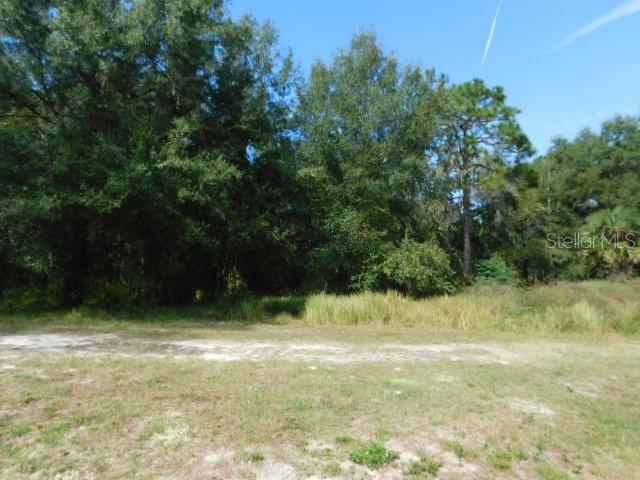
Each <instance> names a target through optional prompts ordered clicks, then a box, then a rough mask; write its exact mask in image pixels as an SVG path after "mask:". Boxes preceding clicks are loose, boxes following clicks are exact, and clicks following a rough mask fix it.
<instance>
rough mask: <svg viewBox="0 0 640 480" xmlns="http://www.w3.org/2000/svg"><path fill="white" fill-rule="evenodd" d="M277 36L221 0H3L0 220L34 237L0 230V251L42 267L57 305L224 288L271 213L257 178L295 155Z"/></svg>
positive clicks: (284, 61) (285, 62)
mask: <svg viewBox="0 0 640 480" xmlns="http://www.w3.org/2000/svg"><path fill="white" fill-rule="evenodd" d="M275 41H276V35H275V32H274V31H273V29H272V28H270V27H268V26H266V27H261V26H259V25H257V24H256V23H255V22H254V21H253V20H251V19H249V18H245V19H242V20H240V21H238V22H233V21H231V20H230V19H229V18H227V17H226V16H225V12H224V8H223V4H222V2H221V1H218V0H214V1H211V0H192V1H189V2H183V1H180V0H137V1H133V2H132V1H125V0H109V1H102V0H85V1H82V2H75V1H69V0H27V1H23V0H2V2H1V3H0V42H1V43H0V115H2V119H1V122H0V135H1V136H2V138H3V140H5V141H6V143H5V152H6V153H7V155H3V156H2V158H0V163H1V165H0V175H3V180H4V179H7V181H8V182H9V184H10V186H9V187H7V189H6V191H5V189H2V190H3V191H0V194H2V195H3V198H2V202H1V203H0V208H1V209H2V210H3V211H2V212H0V215H2V216H4V215H13V217H12V218H20V217H21V216H22V217H24V218H25V219H33V223H32V226H33V227H34V228H35V229H36V231H37V233H38V234H37V235H31V234H30V233H32V230H33V229H31V228H27V226H25V227H24V228H13V229H11V230H10V231H3V232H2V233H1V235H2V237H4V238H3V239H2V241H0V245H2V246H3V247H2V249H4V248H5V247H4V245H7V247H6V248H13V249H14V250H15V248H18V250H22V251H21V252H19V253H20V255H17V256H16V258H17V260H16V261H15V262H14V263H18V264H20V266H21V268H23V267H24V268H26V269H32V270H33V268H32V267H33V265H34V263H38V264H41V263H43V262H49V264H50V265H49V268H48V269H47V274H48V276H49V280H50V283H52V284H59V285H60V286H61V289H62V293H63V298H64V303H66V304H68V305H72V304H78V303H80V302H82V301H83V298H84V297H85V292H86V290H87V288H91V289H92V290H93V291H98V292H104V291H108V287H109V285H113V284H121V285H124V286H125V288H126V289H128V290H129V291H131V292H133V291H138V292H139V293H140V294H141V295H143V296H145V297H149V296H154V297H155V298H156V299H157V300H158V301H163V302H178V301H188V300H190V299H191V298H192V297H193V293H194V291H195V290H197V289H203V290H206V291H215V290H220V289H222V288H223V287H222V286H223V284H224V279H225V277H226V276H227V275H229V274H230V273H233V272H234V271H235V269H237V268H239V267H241V265H239V263H240V262H239V261H238V257H239V256H240V254H241V253H242V252H243V251H245V250H246V249H247V243H250V242H251V241H253V240H255V238H256V236H258V235H262V233H260V231H261V230H262V231H264V230H266V231H268V230H269V229H270V227H269V226H265V225H264V222H262V223H261V222H260V221H255V220H254V219H256V217H257V218H259V219H261V220H263V221H267V222H269V221H273V218H272V216H271V215H267V214H266V210H268V208H267V206H265V205H264V200H263V199H260V198H259V195H262V194H263V192H264V191H265V190H269V189H270V188H271V186H270V185H268V184H267V185H263V184H261V183H260V182H269V181H270V180H269V179H270V178H272V177H273V176H278V175H279V173H278V172H279V171H286V170H287V169H288V167H287V166H285V165H284V164H285V163H287V162H291V161H292V158H293V156H292V154H291V142H290V140H289V137H288V134H287V132H288V128H289V127H288V122H289V117H290V106H291V96H292V92H291V86H292V72H293V70H292V67H291V60H290V58H288V57H282V56H280V55H279V54H278V52H277V50H275V47H274V45H275ZM15 132H19V134H15ZM23 158H26V161H23ZM274 158H280V163H279V164H278V163H277V162H274V161H273V159H274ZM266 170H275V172H274V174H273V175H268V174H265V171H266ZM258 172H259V173H258ZM284 177H285V178H287V177H286V175H285V176H284ZM279 198H280V201H281V202H283V203H285V204H286V203H289V199H288V198H282V197H279ZM27 208H28V209H29V215H20V213H19V211H22V213H23V214H24V213H26V210H27ZM273 227H274V228H275V227H276V225H273ZM20 234H24V235H25V236H24V237H22V238H19V239H18V238H16V235H20ZM9 237H11V238H9ZM27 245H29V247H25V246H27ZM17 246H20V247H17ZM35 253H39V254H42V257H43V259H42V261H40V262H34V261H33V255H34V254H35ZM0 254H1V253H0ZM24 268H23V269H24Z"/></svg>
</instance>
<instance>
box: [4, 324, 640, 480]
mask: <svg viewBox="0 0 640 480" xmlns="http://www.w3.org/2000/svg"><path fill="white" fill-rule="evenodd" d="M57 330H60V331H62V330H64V329H62V328H61V327H60V326H59V327H58V328H57ZM96 330H99V328H94V329H93V330H92V331H90V330H87V331H86V332H84V335H77V334H73V335H71V334H69V333H68V332H66V333H58V334H53V335H52V334H41V333H35V334H34V333H30V334H19V335H4V336H2V337H0V404H1V409H0V441H1V447H0V471H2V472H3V473H2V476H3V478H11V479H15V478H69V479H71V478H194V479H195V478H198V479H199V478H220V479H223V478H308V477H314V476H315V477H314V478H332V477H337V478H428V477H430V476H433V475H437V476H438V477H439V478H542V479H561V478H621V479H622V478H624V479H627V478H631V477H633V476H635V475H637V474H638V473H640V452H639V451H638V449H637V445H638V444H639V443H640V408H638V407H639V404H638V397H639V394H640V342H639V341H638V340H637V339H634V338H629V337H619V336H599V337H595V336H585V335H579V336H575V335H574V336H556V337H551V336H540V335H538V336H535V337H531V335H529V336H526V337H525V336H524V335H522V334H501V335H497V334H494V335H488V334H478V335H469V334H464V335H462V334H460V333H457V334H456V333H452V332H449V333H447V332H440V333H438V334H433V333H430V332H427V331H425V330H422V329H418V328H413V329H398V328H390V327H378V328H375V329H371V328H363V327H342V328H330V327H325V328H313V327H307V326H301V325H296V324H292V325H288V326H258V327H246V326H235V327H234V326H233V325H226V326H223V327H218V328H210V329H206V328H202V327H201V328H200V329H199V335H198V338H197V339H195V340H194V339H190V338H189V337H188V336H185V334H187V335H188V334H189V333H191V331H187V330H182V329H179V328H174V329H171V330H169V331H166V330H165V331H162V332H161V333H159V332H158V331H155V333H154V334H153V335H152V336H146V337H138V336H135V335H133V334H131V333H129V334H128V335H124V336H119V335H115V334H113V333H96ZM150 330H151V331H152V330H153V329H152V328H150ZM470 336H475V337H477V338H476V339H475V341H473V342H471V341H470ZM366 442H374V443H366ZM378 447H379V448H380V450H378V449H377V448H378ZM383 449H384V450H383Z"/></svg>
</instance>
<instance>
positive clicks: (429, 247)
mask: <svg viewBox="0 0 640 480" xmlns="http://www.w3.org/2000/svg"><path fill="white" fill-rule="evenodd" d="M381 270H382V272H383V274H384V276H385V279H386V280H387V282H388V283H389V284H390V285H391V286H393V287H394V288H397V289H398V290H400V291H403V292H406V293H407V294H409V295H411V296H414V297H424V296H427V295H438V294H443V293H447V294H448V293H453V291H454V289H455V287H454V278H453V271H452V269H451V266H450V262H449V257H448V256H447V254H446V252H445V251H444V250H442V249H441V248H440V247H439V246H438V245H437V244H436V243H434V242H426V243H418V242H415V241H413V240H403V242H402V243H401V244H400V246H399V247H398V248H396V249H394V250H392V251H391V252H390V253H389V255H388V256H387V257H386V258H385V260H384V262H383V263H382V268H381Z"/></svg>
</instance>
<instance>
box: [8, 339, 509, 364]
mask: <svg viewBox="0 0 640 480" xmlns="http://www.w3.org/2000/svg"><path fill="white" fill-rule="evenodd" d="M2 350H5V351H30V352H34V351H35V352H66V353H73V354H77V355H90V354H119V355H125V356H155V357H165V356H174V357H178V358H179V357H181V356H190V357H193V356H197V357H200V358H202V359H204V360H209V361H218V362H234V361H252V362H264V361H267V360H281V361H291V362H320V363H334V364H348V363H362V362H399V363H402V362H433V361H441V360H447V361H452V362H461V361H468V362H478V363H492V364H503V365H507V364H509V363H510V362H511V361H513V360H515V359H517V358H518V354H517V353H515V352H514V351H511V350H508V349H507V348H505V347H501V346H498V345H494V344H484V343H434V344H422V345H404V344H379V345H364V346H361V345H355V344H348V343H336V342H318V343H295V342H285V341H268V342H267V341H249V340H247V341H227V340H164V341H161V340H146V339H132V338H121V337H118V336H116V335H94V336H86V335H61V334H29V335H7V336H2V337H0V351H2Z"/></svg>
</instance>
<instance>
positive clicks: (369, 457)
mask: <svg viewBox="0 0 640 480" xmlns="http://www.w3.org/2000/svg"><path fill="white" fill-rule="evenodd" d="M397 458H398V454H397V453H395V452H392V451H390V450H387V449H386V448H384V446H383V445H381V444H379V443H377V442H363V443H360V444H359V445H358V446H357V448H355V449H354V450H353V451H352V452H351V453H350V454H349V459H350V460H351V461H352V462H353V463H358V464H360V465H365V466H367V467H369V468H380V467H381V466H382V465H385V464H387V463H391V462H393V461H394V460H396V459H397Z"/></svg>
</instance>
